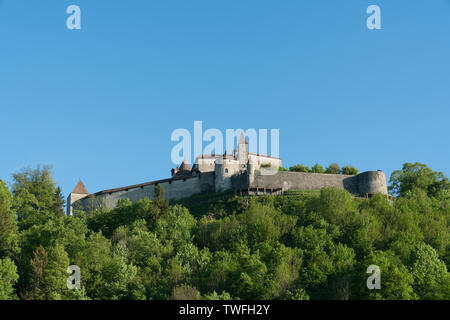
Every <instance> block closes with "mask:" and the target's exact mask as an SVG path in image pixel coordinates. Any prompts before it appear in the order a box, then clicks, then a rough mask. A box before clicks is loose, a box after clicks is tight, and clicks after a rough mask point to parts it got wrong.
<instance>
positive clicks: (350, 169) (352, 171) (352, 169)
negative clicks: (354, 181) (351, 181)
mask: <svg viewBox="0 0 450 320" xmlns="http://www.w3.org/2000/svg"><path fill="white" fill-rule="evenodd" d="M341 173H342V174H345V175H349V176H354V175H357V174H358V169H356V168H355V167H353V166H344V167H342V170H341Z"/></svg>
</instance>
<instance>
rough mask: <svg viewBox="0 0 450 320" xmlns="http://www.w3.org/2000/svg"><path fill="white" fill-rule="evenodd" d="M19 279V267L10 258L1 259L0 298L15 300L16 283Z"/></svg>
mask: <svg viewBox="0 0 450 320" xmlns="http://www.w3.org/2000/svg"><path fill="white" fill-rule="evenodd" d="M18 279H19V275H18V274H17V267H16V265H15V264H14V262H13V261H12V260H11V259H9V258H5V259H0V300H15V299H17V296H16V294H15V292H14V285H15V284H16V282H17V280H18Z"/></svg>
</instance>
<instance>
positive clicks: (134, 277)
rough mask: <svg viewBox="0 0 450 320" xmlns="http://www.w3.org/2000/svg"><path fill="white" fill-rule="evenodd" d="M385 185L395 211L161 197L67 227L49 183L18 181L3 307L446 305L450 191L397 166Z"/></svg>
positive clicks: (42, 172)
mask: <svg viewBox="0 0 450 320" xmlns="http://www.w3.org/2000/svg"><path fill="white" fill-rule="evenodd" d="M314 169H315V170H320V168H319V167H317V166H315V168H314ZM332 169H333V168H332ZM334 169H336V168H334ZM322 170H323V168H322ZM390 182H391V190H392V192H393V193H394V194H395V195H397V196H398V197H397V198H396V199H395V201H393V202H391V201H389V200H388V199H387V198H386V197H385V196H382V195H376V196H374V197H373V198H371V199H370V200H367V199H360V198H355V197H353V196H352V195H350V194H349V193H348V192H347V191H345V190H339V189H330V188H325V189H322V190H321V191H320V192H303V191H299V192H289V193H286V194H285V195H282V196H263V197H238V196H235V195H233V194H230V193H225V194H215V195H200V196H197V197H194V198H192V199H187V200H185V201H183V202H181V203H177V204H169V203H168V202H167V201H166V200H165V199H164V194H163V191H162V189H161V188H157V191H156V195H155V200H148V199H144V200H140V201H137V202H136V203H133V204H132V203H131V202H130V201H129V200H126V199H125V200H121V201H120V202H119V203H118V205H117V207H116V208H115V209H114V210H107V209H105V208H103V207H92V208H90V210H89V211H88V212H83V211H80V210H78V211H77V215H76V216H75V217H66V216H64V214H63V213H62V212H63V211H62V210H63V205H64V201H63V200H62V197H61V192H60V189H59V188H57V186H56V185H55V182H54V181H53V179H52V177H51V175H50V172H49V169H48V168H47V167H44V168H37V169H36V170H25V171H23V172H20V173H17V174H15V175H14V184H13V185H12V188H11V191H10V190H9V189H8V188H7V187H6V185H5V183H3V182H2V181H0V299H299V300H303V299H450V273H449V272H448V268H449V266H450V232H449V227H450V215H449V201H450V194H449V182H448V180H447V178H446V177H445V176H444V175H443V174H442V173H438V172H433V171H432V170H431V169H429V168H428V167H427V166H425V165H422V164H405V165H404V167H403V169H402V170H399V171H396V172H394V174H393V175H392V177H391V181H390ZM69 265H78V266H79V267H80V269H81V289H80V290H69V289H68V288H67V286H66V280H67V278H68V276H69V274H67V273H66V271H67V267H68V266H69ZM369 265H377V266H379V267H380V270H381V289H380V290H368V289H367V287H366V280H367V277H368V276H369V275H368V274H366V270H367V267H368V266H369Z"/></svg>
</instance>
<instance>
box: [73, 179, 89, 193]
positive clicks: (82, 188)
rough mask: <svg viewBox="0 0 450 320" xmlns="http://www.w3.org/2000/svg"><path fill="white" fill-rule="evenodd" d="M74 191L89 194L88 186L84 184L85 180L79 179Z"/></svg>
mask: <svg viewBox="0 0 450 320" xmlns="http://www.w3.org/2000/svg"><path fill="white" fill-rule="evenodd" d="M72 193H78V194H89V192H88V191H87V189H86V187H85V186H84V184H83V182H82V181H81V179H80V181H78V183H77V185H76V187H75V189H73V191H72Z"/></svg>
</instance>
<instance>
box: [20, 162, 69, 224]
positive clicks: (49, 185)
mask: <svg viewBox="0 0 450 320" xmlns="http://www.w3.org/2000/svg"><path fill="white" fill-rule="evenodd" d="M13 178H14V184H13V195H14V209H15V210H16V212H17V215H18V221H19V226H20V228H21V229H27V228H29V227H31V226H32V225H36V224H40V223H45V221H48V220H49V219H51V218H52V217H54V216H57V215H61V210H62V208H61V210H59V209H58V208H57V204H58V203H59V204H61V199H60V198H59V194H58V192H57V191H58V190H57V188H56V186H55V182H54V180H53V178H52V175H51V172H50V167H49V166H44V167H40V166H38V167H37V168H36V169H34V170H32V169H25V170H23V171H21V172H18V173H14V174H13ZM55 210H56V211H55Z"/></svg>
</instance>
